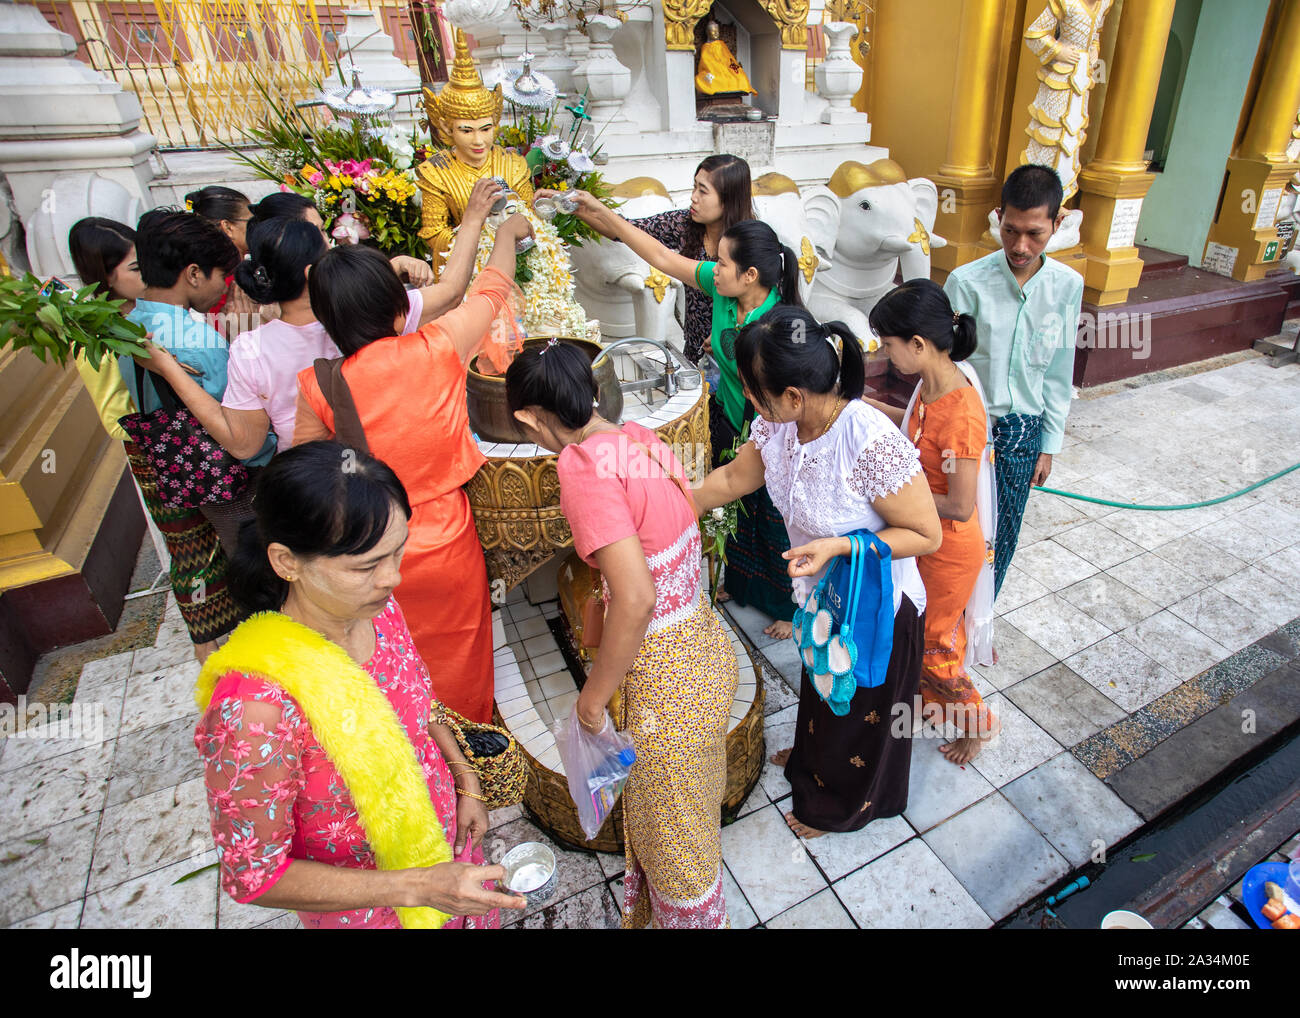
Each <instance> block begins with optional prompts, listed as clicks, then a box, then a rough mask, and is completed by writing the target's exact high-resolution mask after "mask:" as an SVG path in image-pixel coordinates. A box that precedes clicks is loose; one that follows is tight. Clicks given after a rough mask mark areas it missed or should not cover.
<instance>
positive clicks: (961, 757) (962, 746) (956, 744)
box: [939, 714, 1002, 765]
mask: <svg viewBox="0 0 1300 1018" xmlns="http://www.w3.org/2000/svg"><path fill="white" fill-rule="evenodd" d="M1000 731H1002V722H1000V721H999V720H998V719H997V718H996V717H993V716H992V715H991V714H990V716H989V724H988V730H987V731H986V732H984V733H983V734H982V735H979V736H969V735H968V736H966V737H965V738H961V739H954V740H953V741H952V742H950V743H948V744H947V745H946V746H940V747H939V752H940V753H942V754H943V755H944V756H945V757H946V758H947V759H948V762H949V763H954V764H958V765H961V764H967V763H970V761H972V760H974V759H975V758H976V757H977V756H979V754H980V750H982V749H983V748H984V745H985V743H987V742H988V741H989V740H990V739H992V738H993V736H995V735H997V734H998V732H1000Z"/></svg>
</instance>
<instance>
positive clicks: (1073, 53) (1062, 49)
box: [1052, 42, 1083, 64]
mask: <svg viewBox="0 0 1300 1018" xmlns="http://www.w3.org/2000/svg"><path fill="white" fill-rule="evenodd" d="M1082 56H1083V50H1081V49H1079V47H1078V46H1071V45H1070V44H1069V43H1068V42H1058V43H1057V44H1056V53H1055V54H1054V55H1053V56H1052V59H1053V60H1062V61H1064V62H1065V63H1067V64H1077V63H1078V62H1079V59H1080V57H1082Z"/></svg>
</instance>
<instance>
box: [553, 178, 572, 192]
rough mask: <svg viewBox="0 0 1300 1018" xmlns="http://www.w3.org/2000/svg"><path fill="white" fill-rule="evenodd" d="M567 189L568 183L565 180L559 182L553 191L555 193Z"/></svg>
mask: <svg viewBox="0 0 1300 1018" xmlns="http://www.w3.org/2000/svg"><path fill="white" fill-rule="evenodd" d="M568 189H569V182H568V181H567V180H561V181H560V182H559V183H558V184H556V185H555V190H557V191H567V190H568Z"/></svg>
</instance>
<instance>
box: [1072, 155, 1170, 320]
mask: <svg viewBox="0 0 1300 1018" xmlns="http://www.w3.org/2000/svg"><path fill="white" fill-rule="evenodd" d="M1141 165H1142V166H1145V164H1141ZM1154 180H1155V174H1154V173H1148V172H1147V171H1146V170H1145V169H1139V168H1137V167H1136V166H1124V167H1118V166H1113V167H1107V166H1100V167H1099V166H1096V165H1090V166H1088V167H1086V168H1085V169H1084V170H1083V172H1082V173H1080V174H1079V208H1080V210H1082V212H1083V229H1082V240H1083V245H1082V247H1083V252H1084V255H1085V258H1086V261H1085V264H1084V265H1083V266H1082V267H1081V271H1082V272H1083V280H1084V286H1083V299H1084V300H1085V301H1086V302H1087V303H1089V304H1096V305H1098V306H1106V305H1109V304H1123V303H1124V302H1125V301H1126V300H1128V293H1129V291H1130V290H1131V289H1133V288H1134V287H1135V286H1137V284H1138V280H1140V279H1141V278H1142V266H1143V265H1144V264H1145V263H1144V262H1143V261H1142V259H1141V258H1139V257H1138V249H1137V247H1136V245H1133V244H1128V245H1125V246H1124V247H1115V248H1112V247H1110V246H1108V245H1109V241H1110V231H1111V226H1112V224H1113V223H1114V220H1115V212H1116V204H1117V203H1118V202H1120V201H1134V200H1138V201H1140V200H1142V199H1144V198H1145V197H1146V196H1147V192H1148V191H1149V190H1150V189H1151V183H1152V181H1154Z"/></svg>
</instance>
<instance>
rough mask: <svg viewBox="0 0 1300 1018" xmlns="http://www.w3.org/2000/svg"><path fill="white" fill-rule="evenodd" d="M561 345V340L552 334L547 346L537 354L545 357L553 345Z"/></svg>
mask: <svg viewBox="0 0 1300 1018" xmlns="http://www.w3.org/2000/svg"><path fill="white" fill-rule="evenodd" d="M559 345H560V341H559V340H558V339H557V338H555V337H554V336H552V337H551V338H550V339H548V340H547V341H546V346H544V347H542V349H541V351H540V352H539V353H538V354H537V356H538V357H545V356H546V351H547V350H549V349H550V348H551V347H553V346H559Z"/></svg>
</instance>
